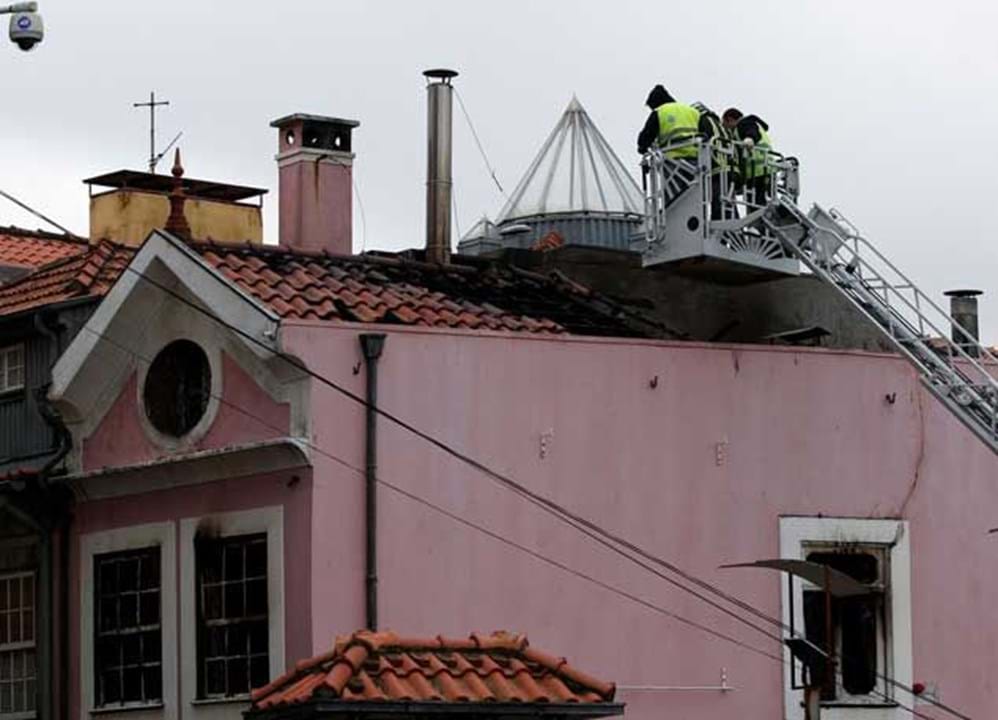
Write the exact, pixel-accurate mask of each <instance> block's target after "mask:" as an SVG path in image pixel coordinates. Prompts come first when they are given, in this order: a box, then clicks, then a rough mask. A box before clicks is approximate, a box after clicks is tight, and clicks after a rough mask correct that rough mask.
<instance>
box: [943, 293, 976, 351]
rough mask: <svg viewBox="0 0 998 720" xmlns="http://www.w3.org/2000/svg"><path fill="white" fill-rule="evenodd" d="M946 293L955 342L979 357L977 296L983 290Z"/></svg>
mask: <svg viewBox="0 0 998 720" xmlns="http://www.w3.org/2000/svg"><path fill="white" fill-rule="evenodd" d="M944 294H945V295H946V296H947V297H949V308H950V309H949V314H950V317H952V318H953V330H952V334H953V342H955V343H956V344H957V345H959V346H960V347H962V348H963V349H964V351H965V352H966V353H967V354H968V355H970V356H971V357H977V355H978V353H977V345H976V343H977V342H979V341H980V339H981V335H980V329H979V327H978V322H977V321H978V314H977V297H978V296H979V295H981V294H982V293H981V291H980V290H949V291H948V292H946V293H944ZM961 328H962V330H963V332H961ZM967 335H969V336H970V337H971V338H973V339H974V343H971V342H970V341H969V340H968V338H967Z"/></svg>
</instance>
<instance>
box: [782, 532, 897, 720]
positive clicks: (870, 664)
mask: <svg viewBox="0 0 998 720" xmlns="http://www.w3.org/2000/svg"><path fill="white" fill-rule="evenodd" d="M910 538H911V531H910V527H909V524H908V522H907V521H906V520H885V519H879V518H876V519H866V518H842V517H807V516H786V517H781V518H780V557H784V558H796V559H801V560H811V561H813V562H819V563H824V564H827V565H829V566H831V567H833V568H835V569H836V570H839V571H840V572H843V573H846V574H847V575H850V576H851V577H852V578H854V579H855V580H856V581H857V582H859V583H861V584H863V585H865V586H866V587H867V588H868V589H869V591H870V592H869V593H868V594H866V595H863V596H857V597H855V598H851V599H837V600H836V599H834V598H833V601H834V602H833V605H832V635H831V639H832V642H833V644H834V648H835V651H836V654H837V655H838V656H839V658H840V662H839V667H838V672H837V673H836V679H835V682H834V685H833V684H832V683H829V686H828V687H825V688H823V692H822V700H823V705H825V710H824V711H823V712H822V717H824V716H825V715H827V716H828V718H829V720H860V719H861V718H862V719H865V720H869V719H870V718H872V717H876V718H877V720H908V719H909V718H910V717H911V714H910V713H909V712H907V711H906V710H904V708H902V707H901V706H900V705H897V704H896V703H895V702H894V696H895V688H894V686H893V685H891V684H889V683H887V682H886V681H885V680H884V679H883V677H884V676H886V677H889V678H892V679H893V680H895V681H896V682H898V683H900V684H901V685H907V686H911V684H912V683H913V682H914V680H913V677H912V676H913V672H912V654H913V653H912V630H911V540H910ZM781 582H782V584H783V590H784V600H783V603H782V604H783V621H784V622H785V623H786V624H788V625H789V624H790V623H791V622H792V623H793V625H794V627H795V628H796V629H797V631H798V632H801V631H803V632H804V634H805V635H806V636H807V637H808V638H809V639H811V641H812V642H815V643H820V644H822V645H823V644H824V640H825V629H824V628H825V603H824V595H823V594H820V597H819V594H816V593H818V592H819V591H818V588H817V587H816V586H814V585H811V584H809V583H807V582H805V581H803V580H802V579H800V578H796V579H795V580H794V582H793V584H792V589H793V592H792V593H788V592H787V590H788V586H789V585H790V583H789V580H788V578H787V576H786V575H785V574H784V576H783V578H782V580H781ZM785 658H786V661H787V667H786V670H785V672H784V676H783V677H784V685H783V697H784V702H783V707H784V720H803V719H804V708H803V706H802V705H801V690H800V680H801V675H800V671H801V669H800V663H799V662H797V661H793V662H791V655H790V652H789V650H785Z"/></svg>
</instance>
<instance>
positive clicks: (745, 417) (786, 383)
mask: <svg viewBox="0 0 998 720" xmlns="http://www.w3.org/2000/svg"><path fill="white" fill-rule="evenodd" d="M361 331H362V330H360V329H357V328H340V329H329V328H319V327H316V326H313V325H308V324H302V325H300V326H298V327H288V328H286V329H285V331H284V339H285V344H286V347H287V349H288V350H290V351H291V352H292V353H293V354H295V355H296V356H298V357H301V358H303V359H305V360H306V362H307V363H308V364H309V366H310V367H311V368H313V369H315V370H316V371H318V372H320V373H322V374H324V375H326V376H328V377H329V378H331V379H333V380H335V381H337V382H340V383H342V384H343V385H344V386H346V387H347V388H349V389H350V390H352V391H354V392H357V393H361V392H362V391H363V373H360V374H359V375H354V374H353V368H354V367H355V366H356V364H357V362H358V361H359V358H360V356H359V351H358V342H357V335H358V333H359V332H361ZM368 331H369V330H368ZM381 378H382V380H381V387H380V394H381V406H382V407H383V408H384V409H385V410H387V411H389V412H392V413H395V414H397V415H398V416H400V417H401V418H403V419H405V420H407V421H409V422H411V423H413V424H414V425H416V426H418V427H419V428H421V429H423V430H425V431H427V432H429V433H431V434H433V435H434V436H436V437H438V438H440V439H442V440H445V441H446V442H447V443H449V444H450V445H452V446H454V447H456V448H458V449H460V450H461V451H463V452H466V453H468V454H470V455H472V456H473V457H475V458H477V459H479V460H482V461H484V462H485V463H487V464H488V465H490V466H491V467H493V468H495V469H497V470H500V471H502V472H504V473H507V474H509V475H510V476H512V477H514V478H516V479H517V480H518V481H520V482H522V483H524V484H526V485H528V486H529V487H531V488H533V489H535V490H537V491H540V492H542V493H544V494H545V495H547V496H549V497H552V498H554V499H555V500H557V501H558V502H560V503H563V504H564V505H566V506H568V507H570V508H572V509H573V510H575V511H577V512H579V513H581V514H583V515H585V516H586V517H588V518H591V519H593V520H595V521H597V522H599V523H600V524H601V525H603V526H605V527H607V528H609V529H612V530H614V531H617V532H620V533H623V534H624V535H626V536H627V537H628V538H630V539H632V540H634V541H635V542H637V543H639V544H641V545H642V546H644V547H646V548H648V549H650V550H652V551H653V552H655V553H657V554H659V555H661V556H663V557H665V558H668V559H671V560H673V561H675V562H676V563H678V564H679V565H680V566H681V567H683V568H684V569H686V570H688V571H690V572H692V573H695V574H697V575H698V576H700V577H702V578H704V579H706V580H709V581H711V582H713V583H716V584H717V585H719V586H721V587H722V588H724V589H726V590H727V591H729V592H732V593H735V594H737V595H738V596H739V597H740V598H742V599H743V600H746V601H748V602H750V603H752V604H754V605H756V606H758V607H759V608H760V609H762V610H764V611H766V612H768V613H770V614H772V615H775V616H779V614H780V597H779V580H778V576H776V575H775V574H768V573H764V572H752V571H745V570H741V571H739V570H725V571H722V570H718V566H719V565H721V564H723V563H729V562H737V561H746V560H753V559H758V558H762V557H775V556H778V555H779V552H780V550H779V517H780V516H781V515H795V514H800V515H817V514H824V515H825V516H847V517H862V518H865V517H870V518H874V517H876V518H898V517H903V518H906V519H908V520H909V521H910V522H911V533H912V537H911V542H912V573H913V585H912V596H913V603H914V607H913V613H914V621H913V622H914V624H913V633H914V663H915V679H916V680H921V681H927V682H930V683H935V684H937V685H938V687H939V690H940V692H941V693H942V697H943V699H944V700H948V701H952V702H953V703H954V704H958V705H959V706H960V707H961V708H962V709H963V710H964V711H965V712H968V713H969V714H970V715H971V716H975V717H977V716H982V717H983V716H987V715H989V714H990V710H991V707H992V698H993V695H994V691H995V686H994V685H995V684H994V681H993V680H992V679H991V677H990V675H991V673H990V671H989V668H990V667H992V666H993V664H994V661H996V660H998V649H996V646H995V643H994V642H993V638H994V633H993V632H992V631H991V629H992V628H993V625H985V626H984V627H983V628H982V627H981V626H980V625H979V623H980V622H981V621H983V620H985V619H987V618H989V617H990V616H991V614H992V613H991V604H992V599H993V598H994V597H995V596H998V574H994V573H990V572H987V570H986V568H988V567H990V566H991V565H992V564H993V563H994V562H995V558H996V557H998V555H996V553H998V546H995V544H994V541H993V540H991V539H990V538H989V536H988V535H987V530H988V528H990V527H993V526H994V525H995V524H998V522H996V521H998V493H996V492H995V488H994V481H995V470H996V469H998V467H996V463H995V458H994V457H993V456H992V455H991V453H990V452H989V451H988V450H986V449H985V448H984V446H983V445H982V444H980V443H979V442H978V441H977V440H976V439H974V438H973V437H972V436H971V435H970V433H969V432H967V431H966V430H965V429H964V428H963V427H962V426H960V425H959V424H958V423H957V421H956V420H955V419H953V418H952V417H951V416H950V415H949V414H948V413H947V412H946V411H945V410H944V409H943V408H942V407H941V406H940V405H939V404H938V403H937V402H935V401H934V400H933V399H932V398H931V396H929V395H928V394H927V393H925V392H924V391H923V390H922V389H921V388H920V387H919V384H918V382H917V380H916V378H915V377H914V375H913V373H912V372H911V370H910V369H909V367H908V366H907V365H906V364H905V362H904V361H903V360H901V359H900V358H896V357H892V356H885V355H872V354H865V353H859V352H840V351H825V350H808V349H786V348H771V347H765V348H764V347H744V346H742V347H737V346H722V345H711V346H706V345H697V344H674V343H673V344H670V343H662V342H648V341H622V340H593V339H578V338H576V339H569V338H561V339H539V338H525V337H522V336H521V337H518V338H513V337H509V336H494V335H493V336H489V335H474V334H468V333H448V332H437V331H412V330H394V331H391V332H390V335H389V339H388V342H387V345H386V348H385V354H384V357H383V359H382V363H381ZM887 395H894V396H895V397H896V402H894V403H893V404H891V403H890V402H888V401H887V400H886V396H887ZM312 416H313V421H314V423H315V425H314V438H313V441H314V442H315V443H316V444H317V445H318V446H319V447H321V448H322V449H323V450H324V451H325V452H327V453H330V454H334V455H336V456H337V457H338V458H340V459H341V460H343V461H345V462H346V463H349V464H351V465H352V466H353V467H354V468H357V469H358V470H348V469H346V468H344V467H343V466H342V465H338V464H336V463H335V462H333V461H330V460H328V458H327V459H324V460H323V461H321V462H322V463H323V468H322V470H321V471H320V470H319V465H318V464H317V466H316V467H317V472H316V475H317V478H320V479H318V480H317V481H316V505H315V507H316V513H315V516H314V518H313V522H314V527H313V533H314V536H313V542H314V544H315V547H314V548H313V558H317V557H322V558H325V559H326V560H327V561H328V560H330V559H329V556H328V554H327V553H328V552H331V551H332V552H335V553H336V555H335V559H334V560H332V562H336V563H342V564H341V565H340V566H339V567H340V571H339V572H336V573H329V572H328V567H329V565H328V564H326V565H322V566H317V567H315V568H314V569H313V601H312V604H313V608H314V611H315V615H314V618H313V623H314V625H313V627H314V628H315V630H316V632H315V633H314V635H315V637H314V640H315V643H316V648H315V649H316V650H319V649H322V648H323V647H327V646H328V639H327V640H326V642H325V644H323V643H322V641H323V640H324V639H325V638H329V637H330V636H331V635H332V634H333V633H334V632H347V631H350V630H352V629H354V628H356V627H358V626H360V625H361V624H362V622H363V615H362V607H363V605H362V591H363V567H362V564H361V559H362V553H363V532H362V526H361V524H360V523H361V521H362V513H363V505H362V495H361V488H362V476H361V474H360V472H359V468H361V467H362V460H363V456H362V447H363V446H362V442H361V440H362V438H360V436H359V435H358V433H359V428H360V424H361V422H362V414H361V412H360V410H359V408H358V407H357V405H356V404H355V403H353V402H352V401H350V400H348V399H346V398H344V397H343V396H341V395H339V394H338V393H336V392H335V391H333V390H331V389H329V388H326V387H323V386H318V385H317V386H315V388H314V389H313V396H312ZM379 431H380V468H379V477H381V478H382V479H383V480H385V481H387V482H390V483H393V484H396V485H398V486H401V487H403V488H405V489H406V490H407V491H409V492H412V493H415V494H417V495H419V496H421V497H423V498H425V499H427V500H429V501H431V502H433V503H435V504H437V505H439V506H442V507H443V508H446V509H447V510H448V511H451V512H454V513H457V514H459V515H461V516H462V517H464V518H466V519H468V520H470V521H472V522H474V523H478V524H480V525H482V526H483V527H486V528H488V529H490V530H492V531H494V532H496V533H499V534H501V535H503V536H505V537H508V538H510V539H512V540H515V541H516V542H518V543H522V544H523V545H525V546H528V547H529V548H531V549H534V550H537V551H539V552H541V553H542V554H544V555H546V556H549V557H550V558H552V559H554V560H557V561H558V562H562V563H565V564H567V565H569V566H571V567H572V568H574V569H576V570H578V571H582V572H584V573H587V574H589V575H591V576H593V577H595V578H597V579H599V580H600V581H603V582H606V583H610V584H612V585H614V586H617V587H619V588H621V589H623V590H625V591H627V592H629V593H633V594H634V595H636V596H638V597H640V598H643V599H645V600H648V601H649V602H652V603H654V604H657V605H660V606H661V607H663V608H666V609H668V610H670V611H672V612H676V613H679V614H681V615H683V616H686V617H688V618H690V619H693V620H696V621H698V622H701V623H704V624H707V625H709V626H711V627H713V628H715V629H716V630H718V631H721V632H724V633H727V634H730V635H733V636H735V637H736V638H738V639H740V640H742V641H744V642H746V643H749V644H751V645H753V646H755V647H757V648H759V649H763V650H766V651H769V652H775V653H779V650H780V647H779V645H777V644H775V643H774V642H772V641H771V640H767V639H766V638H764V637H763V636H761V635H758V634H755V633H754V632H753V631H751V630H749V629H747V628H745V627H744V626H742V625H740V624H738V623H736V622H735V621H734V620H732V619H730V618H728V617H727V616H725V615H722V614H720V613H718V612H717V611H715V610H713V609H711V608H709V607H706V606H705V605H704V604H703V603H702V602H700V601H698V600H696V599H695V598H691V597H690V596H688V595H686V594H683V593H681V592H680V591H678V590H676V589H675V588H673V587H672V586H670V585H669V584H667V583H666V582H664V581H662V580H660V579H658V578H655V577H653V576H651V575H649V574H648V573H647V572H645V571H642V570H640V569H637V568H635V567H634V566H632V565H629V564H627V563H626V562H624V561H622V560H621V559H620V558H619V557H617V556H615V555H612V554H611V553H609V552H608V551H606V550H605V549H603V548H600V547H599V546H597V545H595V544H594V543H593V542H592V541H591V540H589V539H587V538H585V537H583V536H581V535H580V534H578V533H577V532H576V531H574V530H571V529H568V528H566V527H565V526H563V525H559V523H558V522H557V521H555V520H553V519H552V518H551V517H550V516H548V515H545V514H543V513H541V512H540V511H539V510H537V509H536V508H534V507H532V506H530V505H528V504H526V503H525V502H524V501H523V500H521V499H519V498H517V497H515V496H513V495H512V494H511V493H509V492H507V491H505V490H503V489H500V488H499V487H498V486H497V485H496V484H495V483H493V482H492V481H490V480H489V479H488V478H486V477H483V476H482V475H481V474H478V473H476V472H474V471H473V470H471V469H469V468H468V467H467V466H466V465H464V464H462V463H460V462H458V461H456V460H454V459H453V458H451V457H448V456H447V455H445V454H444V453H442V452H440V451H439V450H435V449H433V448H431V447H430V446H428V445H427V444H426V443H425V442H424V441H422V440H419V439H416V438H414V437H413V436H411V435H410V434H408V433H406V432H404V431H402V430H400V429H398V428H396V427H394V426H393V425H391V424H390V423H389V422H387V421H384V420H382V421H380V423H379ZM542 441H544V442H545V444H546V447H545V450H544V451H543V452H542V449H541V448H542ZM317 462H318V461H317ZM379 502H380V508H379V515H380V519H379V525H380V530H381V532H380V553H379V562H380V585H379V586H380V593H381V600H380V608H381V615H382V625H383V627H386V628H392V629H396V630H398V631H400V632H406V633H417V634H427V633H429V634H432V633H438V632H440V633H452V634H465V633H467V632H469V631H470V630H493V629H497V628H508V629H514V630H521V631H525V632H527V633H528V634H529V636H530V638H531V640H532V642H534V643H535V644H537V645H538V646H541V647H544V648H547V649H550V650H551V651H554V652H557V653H564V654H566V655H567V656H568V657H569V658H570V659H571V660H572V661H573V662H575V663H577V664H578V665H580V666H581V667H583V668H585V669H586V670H588V671H590V672H593V673H596V674H598V675H601V676H605V677H607V678H610V679H613V680H615V681H616V682H618V683H619V684H622V685H668V686H675V685H712V684H716V682H717V681H718V679H719V674H720V671H721V668H722V667H723V668H725V669H726V671H727V673H728V678H729V682H730V683H731V684H732V685H733V686H735V687H737V688H738V690H737V691H736V692H733V693H729V694H726V695H721V694H720V693H697V692H674V693H668V692H662V693H639V692H629V691H622V693H621V699H623V700H624V701H626V702H627V703H628V704H629V711H628V716H629V717H631V718H652V717H663V712H665V711H666V710H668V711H669V712H670V713H671V714H669V715H667V716H668V717H680V718H682V717H697V718H708V719H709V718H718V720H720V718H728V717H732V715H731V713H732V712H737V713H738V716H739V717H753V718H755V717H758V718H762V717H769V718H772V717H779V716H780V713H781V712H782V706H783V698H782V680H781V674H780V666H779V665H778V664H777V663H775V662H773V661H771V660H768V659H766V658H764V657H761V656H759V655H757V654H754V653H752V652H750V651H748V650H745V649H743V648H740V647H738V646H735V645H733V644H730V643H727V642H724V641H721V640H717V639H715V638H712V637H711V636H708V635H706V634H704V633H703V632H702V631H700V630H697V629H693V628H690V627H688V626H685V625H683V624H681V623H679V622H677V621H675V620H673V619H670V618H668V617H666V616H663V615H661V614H658V613H656V612H653V611H651V610H649V609H648V608H646V607H643V606H641V605H639V604H637V603H635V602H633V601H630V600H626V599H624V598H621V597H619V596H617V595H615V594H612V593H610V592H608V591H606V590H602V589H599V588H597V587H594V586H593V585H592V584H591V583H589V582H587V581H585V580H583V579H580V578H578V577H576V576H573V575H571V574H569V573H567V572H565V571H563V570H559V569H555V568H552V567H550V566H548V565H545V564H544V563H543V562H541V561H539V560H537V559H535V558H532V557H530V556H528V555H526V554H524V553H523V552H521V551H519V550H516V549H513V548H511V547H509V546H506V545H503V544H502V543H500V542H498V541H497V540H495V539H493V538H490V537H487V536H485V535H484V534H482V533H481V532H478V531H475V530H473V529H471V528H468V527H467V526H464V525H461V524H459V523H456V522H454V521H453V520H451V519H448V518H446V517H443V516H442V515H440V514H439V513H437V512H435V511H433V510H431V509H429V508H427V507H425V506H421V505H419V504H418V503H414V502H413V501H412V500H409V499H406V498H404V497H402V496H401V495H399V494H397V493H395V492H393V491H392V490H390V489H388V488H386V487H382V488H381V490H380V491H379ZM327 608H328V609H329V611H328V612H327V611H326V609H327ZM320 628H321V632H319V630H320ZM982 630H984V631H982ZM905 699H906V700H908V701H910V699H909V698H905Z"/></svg>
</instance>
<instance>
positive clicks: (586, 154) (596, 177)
mask: <svg viewBox="0 0 998 720" xmlns="http://www.w3.org/2000/svg"><path fill="white" fill-rule="evenodd" d="M643 217H644V197H643V195H642V192H641V189H640V188H639V187H638V184H637V183H636V182H635V181H634V178H633V177H632V176H631V174H630V173H629V172H628V171H627V168H626V167H625V166H624V163H623V162H621V160H620V158H619V157H617V154H616V153H615V152H614V151H613V149H612V148H611V147H610V144H609V143H608V142H607V141H606V138H604V137H603V135H602V133H600V131H599V130H598V129H597V128H596V125H595V124H594V123H593V121H592V119H591V118H590V117H589V114H588V113H587V112H586V111H585V108H583V107H582V103H580V102H579V100H578V98H576V97H574V96H573V97H572V101H571V102H570V103H569V104H568V107H567V108H566V109H565V112H564V113H563V114H562V116H561V119H560V120H558V123H557V125H555V127H554V130H552V132H551V134H550V135H549V136H548V138H547V140H545V141H544V144H543V145H542V146H541V149H540V151H539V152H538V153H537V156H536V157H535V158H534V161H533V162H532V163H531V164H530V167H529V168H528V169H527V172H526V173H525V174H524V176H523V178H522V179H521V180H520V182H519V183H518V184H517V186H516V189H515V190H514V191H513V193H512V195H510V197H509V200H508V201H507V203H506V205H505V207H503V209H502V210H501V211H500V213H499V215H498V217H497V218H496V220H495V223H494V224H493V223H481V222H480V223H478V224H477V225H476V226H475V227H473V228H472V229H471V231H469V232H468V233H467V234H466V235H465V237H464V238H462V240H461V242H460V244H459V245H458V249H459V251H460V252H463V253H467V254H474V255H477V254H481V253H484V252H488V251H489V250H494V249H498V248H501V247H520V248H529V247H532V246H533V245H534V244H535V243H537V242H538V241H539V240H540V239H541V238H543V237H545V236H547V235H548V234H549V233H551V232H552V231H554V232H556V233H558V235H560V236H561V237H562V238H563V239H564V243H565V244H566V245H589V246H597V247H610V248H617V249H621V250H628V249H630V243H631V238H632V236H634V235H635V234H636V233H638V232H640V230H641V222H642V220H643ZM490 226H491V227H490Z"/></svg>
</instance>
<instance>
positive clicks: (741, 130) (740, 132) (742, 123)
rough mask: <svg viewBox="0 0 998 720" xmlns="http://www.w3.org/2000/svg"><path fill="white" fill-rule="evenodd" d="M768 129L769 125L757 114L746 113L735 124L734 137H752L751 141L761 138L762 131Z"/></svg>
mask: <svg viewBox="0 0 998 720" xmlns="http://www.w3.org/2000/svg"><path fill="white" fill-rule="evenodd" d="M763 130H767V131H768V130H769V125H767V124H766V121H765V120H763V119H762V118H761V117H759V116H758V115H746V116H745V117H743V118H742V119H741V120H739V121H738V124H737V125H736V126H735V137H737V138H738V139H739V140H745V139H747V138H752V141H753V142H759V141H761V140H762V131H763Z"/></svg>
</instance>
